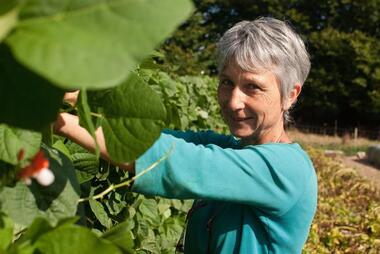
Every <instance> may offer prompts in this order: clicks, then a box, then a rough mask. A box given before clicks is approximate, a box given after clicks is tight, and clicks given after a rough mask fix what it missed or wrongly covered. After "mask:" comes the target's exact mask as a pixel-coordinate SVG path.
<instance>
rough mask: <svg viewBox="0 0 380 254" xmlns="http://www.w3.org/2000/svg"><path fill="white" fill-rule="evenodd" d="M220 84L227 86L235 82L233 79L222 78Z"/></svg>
mask: <svg viewBox="0 0 380 254" xmlns="http://www.w3.org/2000/svg"><path fill="white" fill-rule="evenodd" d="M219 84H220V85H221V86H226V87H232V86H233V85H234V84H233V83H232V81H231V80H228V79H222V80H221V81H220V82H219Z"/></svg>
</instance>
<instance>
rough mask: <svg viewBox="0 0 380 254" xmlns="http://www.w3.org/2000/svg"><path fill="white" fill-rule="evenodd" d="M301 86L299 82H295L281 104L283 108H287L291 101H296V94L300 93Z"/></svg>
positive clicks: (291, 103)
mask: <svg viewBox="0 0 380 254" xmlns="http://www.w3.org/2000/svg"><path fill="white" fill-rule="evenodd" d="M301 89H302V86H301V84H300V83H296V84H295V85H294V87H293V88H292V90H291V91H290V93H289V95H288V98H286V100H285V103H284V105H283V110H284V111H286V110H288V109H289V108H290V107H291V106H292V105H293V103H295V102H296V100H297V97H298V95H299V94H300V93H301Z"/></svg>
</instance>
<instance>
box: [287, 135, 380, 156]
mask: <svg viewBox="0 0 380 254" xmlns="http://www.w3.org/2000/svg"><path fill="white" fill-rule="evenodd" d="M288 134H289V136H290V138H291V139H292V140H293V141H295V142H297V143H299V144H301V145H302V146H313V147H315V148H320V149H323V150H340V151H342V152H343V153H344V154H345V155H349V156H350V155H355V154H356V153H357V152H359V151H364V152H365V151H367V149H368V147H369V146H370V145H374V144H379V143H380V142H379V141H373V140H369V139H365V138H357V139H352V138H350V137H344V138H342V137H339V136H327V135H321V134H312V133H304V132H301V131H299V130H296V129H290V130H289V131H288Z"/></svg>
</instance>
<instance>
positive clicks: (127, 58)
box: [6, 0, 192, 88]
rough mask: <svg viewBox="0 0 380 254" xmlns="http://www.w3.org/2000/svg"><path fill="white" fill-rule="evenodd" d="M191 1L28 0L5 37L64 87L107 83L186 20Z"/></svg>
mask: <svg viewBox="0 0 380 254" xmlns="http://www.w3.org/2000/svg"><path fill="white" fill-rule="evenodd" d="M191 9H192V5H191V2H190V1H189V0H159V1H157V0H156V1H148V0H96V1H90V0H77V1H71V0H59V1H58V0H45V1H39V0H30V1H28V2H27V4H26V5H25V6H24V8H23V9H22V10H21V13H20V21H19V23H18V25H17V27H16V28H15V30H14V31H13V33H12V34H11V35H10V36H9V37H8V38H7V39H6V43H7V44H8V45H9V46H10V47H11V48H12V51H13V53H14V55H15V56H16V58H17V59H18V60H19V61H20V62H22V63H23V64H25V65H26V66H28V67H29V68H30V69H32V70H34V71H35V72H37V73H39V74H40V75H42V76H44V77H46V78H47V79H48V80H50V81H52V82H53V83H55V84H57V85H59V86H61V87H64V88H106V87H111V86H116V85H118V84H120V83H121V82H122V81H123V80H125V79H126V77H127V75H128V74H129V71H131V70H133V69H134V68H135V67H136V65H137V64H138V63H139V62H140V61H141V60H142V59H143V58H144V57H146V56H147V55H148V54H149V53H150V52H151V51H152V50H153V49H154V47H155V46H157V44H158V43H159V42H161V41H162V40H164V39H165V38H166V37H167V36H169V35H170V33H171V32H172V31H173V30H174V28H175V27H176V26H177V25H179V24H180V22H182V21H184V20H185V18H186V17H187V16H188V15H189V14H190V11H191Z"/></svg>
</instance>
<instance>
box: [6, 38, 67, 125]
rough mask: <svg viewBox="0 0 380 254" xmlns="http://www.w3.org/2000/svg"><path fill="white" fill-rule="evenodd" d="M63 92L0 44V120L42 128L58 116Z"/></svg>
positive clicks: (11, 123)
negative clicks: (20, 62) (22, 64)
mask: <svg viewBox="0 0 380 254" xmlns="http://www.w3.org/2000/svg"><path fill="white" fill-rule="evenodd" d="M63 93H64V91H63V90H62V89H60V88H56V87H54V86H52V85H51V84H50V83H49V82H48V81H46V80H44V79H42V78H41V77H39V76H37V75H36V74H34V73H32V72H30V71H29V70H27V69H25V68H24V67H23V66H21V65H20V64H19V63H17V62H16V61H15V60H14V59H13V57H12V55H11V54H10V52H9V50H8V49H7V48H6V47H5V46H4V45H0V108H1V110H0V123H7V124H10V125H13V126H17V127H21V128H27V129H35V130H41V129H43V128H44V127H46V126H47V125H48V124H49V123H50V122H53V121H54V120H55V119H56V116H57V113H58V110H59V107H60V106H61V103H62V98H63Z"/></svg>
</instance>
